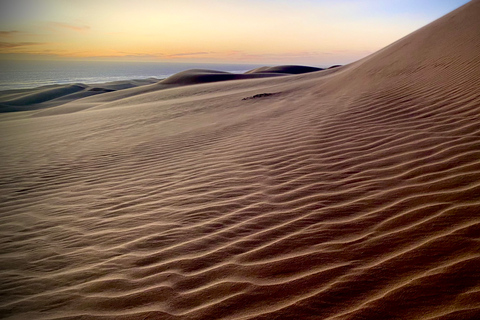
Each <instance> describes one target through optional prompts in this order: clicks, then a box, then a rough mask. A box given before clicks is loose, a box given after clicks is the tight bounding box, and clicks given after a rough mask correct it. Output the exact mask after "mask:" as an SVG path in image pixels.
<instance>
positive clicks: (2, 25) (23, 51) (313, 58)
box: [0, 0, 467, 65]
mask: <svg viewBox="0 0 480 320" xmlns="http://www.w3.org/2000/svg"><path fill="white" fill-rule="evenodd" d="M466 2H467V1H462V0H420V1H414V0H380V1H379V0H339V1H325V0H319V1H312V0H299V1H285V0H279V1H272V0H258V1H253V0H226V1H225V0H205V1H197V0H175V1H167V0H157V1H155V0H137V1H130V0H102V1H97V0H74V1H73V0H15V1H5V0H2V1H1V10H0V58H2V59H97V60H98V59H105V60H112V59H113V60H127V59H128V60H135V61H177V62H179V61H185V62H237V63H269V64H274V63H277V64H279V63H300V64H311V65H328V64H337V63H341V64H344V63H348V62H353V61H355V60H357V59H359V58H362V57H364V56H366V55H368V54H370V53H372V52H374V51H376V50H378V49H380V48H382V47H384V46H386V45H388V44H389V43H391V42H393V41H395V40H397V39H399V38H401V37H403V36H405V35H407V34H408V33H410V32H412V31H414V30H416V29H418V28H419V27H421V26H423V25H426V24H427V23H429V22H431V21H433V20H434V19H437V18H439V17H440V16H442V15H444V14H446V13H448V12H449V11H451V10H453V9H455V8H457V7H459V6H460V5H462V4H464V3H466Z"/></svg>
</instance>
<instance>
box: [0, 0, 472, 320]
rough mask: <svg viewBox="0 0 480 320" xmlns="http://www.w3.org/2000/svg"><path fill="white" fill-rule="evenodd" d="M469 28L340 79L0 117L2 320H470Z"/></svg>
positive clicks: (418, 38) (468, 22)
mask: <svg viewBox="0 0 480 320" xmlns="http://www.w3.org/2000/svg"><path fill="white" fill-rule="evenodd" d="M478 16H480V1H472V2H470V3H468V4H467V5H465V6H464V7H462V8H460V9H458V10H456V11H454V12H453V13H451V14H449V15H447V16H445V17H443V18H441V19H440V20H438V21H436V22H433V23H432V24H430V25H428V26H426V27H424V28H422V29H420V30H419V31H417V32H415V33H413V34H411V35H409V36H407V37H405V38H404V39H401V40H399V41H398V42H396V43H394V44H392V45H391V46H389V47H387V48H385V49H383V50H381V51H379V52H378V53H376V54H374V55H372V56H370V57H367V58H365V59H363V60H361V61H358V62H356V63H354V64H351V65H348V66H344V67H340V68H335V69H331V70H325V71H319V72H314V73H306V74H301V75H293V76H282V77H274V78H260V79H249V80H232V81H226V82H213V83H203V84H196V85H192V86H177V87H171V88H165V87H162V88H161V89H159V88H155V86H157V85H160V84H153V85H150V86H148V87H149V89H148V90H147V91H146V92H140V91H139V92H136V91H135V92H134V91H131V92H130V93H129V94H128V96H125V97H119V98H118V99H113V98H112V99H113V100H110V101H109V100H104V101H96V102H95V103H93V102H92V105H94V106H93V107H91V108H88V109H86V108H83V109H82V108H80V105H77V107H78V110H76V112H74V111H73V107H74V105H70V106H68V104H65V105H62V106H58V107H55V108H50V109H46V110H40V111H28V112H20V113H18V114H20V115H19V116H16V117H14V118H12V117H11V116H10V115H1V117H0V120H1V122H0V134H1V136H2V139H1V140H0V159H1V161H2V163H1V165H2V170H1V172H0V177H1V179H0V182H1V184H0V188H1V190H0V191H1V192H0V197H1V203H2V205H1V211H2V213H1V216H0V220H1V223H0V249H1V250H0V268H1V270H0V277H1V281H0V315H1V316H2V318H5V319H26V318H31V319H436V320H440V319H441V320H446V319H478V318H479V317H480V268H479V266H480V215H479V213H480V90H479V88H480V58H479V56H478V52H480V34H479V32H478V30H480V19H477V18H478ZM157 89H159V90H157ZM127 90H139V88H133V89H126V90H125V91H127ZM263 93H272V94H271V95H262V94H263ZM112 94H119V93H117V92H111V93H104V94H102V95H99V96H98V97H104V98H102V99H107V98H108V95H112ZM105 97H106V98H105ZM94 98H96V97H90V98H87V99H94ZM244 98H250V99H245V100H244ZM81 100H83V99H80V100H78V101H81ZM112 101H113V102H112ZM65 108H66V109H68V108H70V109H68V110H65ZM47 111H48V112H51V113H49V114H47V113H46V112H47Z"/></svg>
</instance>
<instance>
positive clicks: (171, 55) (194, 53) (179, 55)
mask: <svg viewBox="0 0 480 320" xmlns="http://www.w3.org/2000/svg"><path fill="white" fill-rule="evenodd" d="M212 53H213V52H207V51H199V52H182V53H173V54H169V55H168V57H169V58H175V57H186V56H198V55H206V54H212Z"/></svg>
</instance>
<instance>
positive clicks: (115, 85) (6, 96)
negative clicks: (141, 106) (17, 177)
mask: <svg viewBox="0 0 480 320" xmlns="http://www.w3.org/2000/svg"><path fill="white" fill-rule="evenodd" d="M157 82H158V79H154V78H150V79H140V80H127V81H113V82H106V83H101V84H91V85H88V84H82V83H79V84H70V85H51V86H43V87H38V88H34V89H18V90H6V91H1V92H0V112H13V111H29V110H36V109H43V108H51V107H55V106H58V105H62V104H65V103H68V102H70V101H75V100H79V99H83V98H86V97H90V96H92V95H98V94H101V93H106V92H112V91H117V90H124V89H128V88H135V87H139V86H144V85H147V84H153V83H157Z"/></svg>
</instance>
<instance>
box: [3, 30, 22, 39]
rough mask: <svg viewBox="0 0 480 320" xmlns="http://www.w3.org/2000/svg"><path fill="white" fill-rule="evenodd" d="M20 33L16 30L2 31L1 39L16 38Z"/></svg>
mask: <svg viewBox="0 0 480 320" xmlns="http://www.w3.org/2000/svg"><path fill="white" fill-rule="evenodd" d="M18 33H19V32H18V31H16V30H12V31H0V37H2V38H9V37H11V36H14V35H16V34H18Z"/></svg>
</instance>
